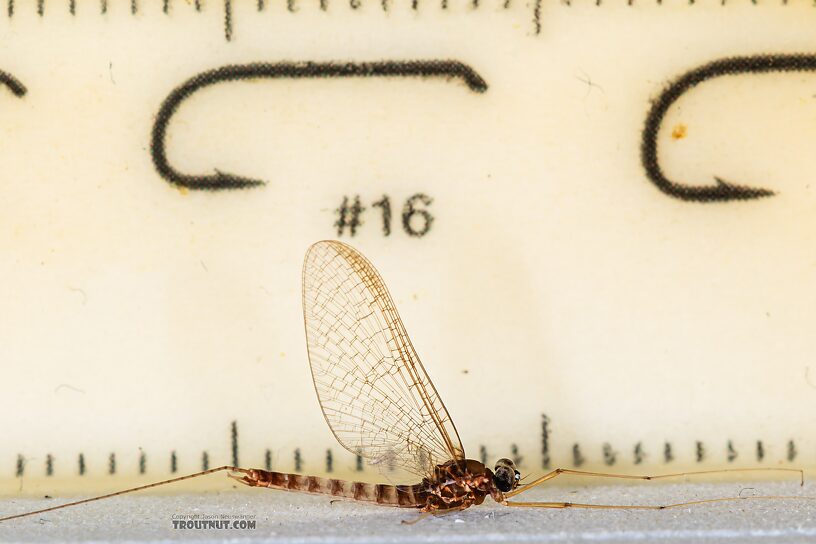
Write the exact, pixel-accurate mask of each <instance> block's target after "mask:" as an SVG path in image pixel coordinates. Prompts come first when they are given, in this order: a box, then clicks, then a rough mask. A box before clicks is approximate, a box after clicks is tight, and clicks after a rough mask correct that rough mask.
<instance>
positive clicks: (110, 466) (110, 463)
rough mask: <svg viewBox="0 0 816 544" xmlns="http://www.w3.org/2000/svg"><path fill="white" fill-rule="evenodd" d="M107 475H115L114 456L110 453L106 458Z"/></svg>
mask: <svg viewBox="0 0 816 544" xmlns="http://www.w3.org/2000/svg"><path fill="white" fill-rule="evenodd" d="M108 474H116V454H115V453H111V454H110V456H109V457H108Z"/></svg>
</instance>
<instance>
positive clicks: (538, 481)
mask: <svg viewBox="0 0 816 544" xmlns="http://www.w3.org/2000/svg"><path fill="white" fill-rule="evenodd" d="M736 472H795V473H797V474H799V485H800V486H803V485H805V471H804V470H802V469H798V468H726V469H720V470H697V471H692V472H675V473H672V474H658V475H650V476H644V475H637V474H615V473H610V472H589V471H586V470H572V469H568V468H557V469H555V470H553V471H552V472H548V473H547V474H545V475H544V476H541V477H540V478H537V479H536V480H534V481H532V482H530V483H529V484H526V485H523V486H520V487H518V488H516V489H514V490H513V491H508V492H507V493H505V494H504V496H505V497H507V498H510V497H513V496H515V495H518V494H520V493H524V492H525V491H529V490H530V489H532V488H533V487H535V486H537V485H541V484H543V483H544V482H546V481H549V480H552V479H553V478H556V477H558V476H560V475H562V474H572V475H575V476H588V477H594V478H621V479H625V480H662V479H665V478H680V477H683V476H700V475H703V474H726V473H736Z"/></svg>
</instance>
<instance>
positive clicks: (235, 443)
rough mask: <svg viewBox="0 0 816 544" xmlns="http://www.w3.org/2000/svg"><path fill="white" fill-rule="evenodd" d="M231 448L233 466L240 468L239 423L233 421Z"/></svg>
mask: <svg viewBox="0 0 816 544" xmlns="http://www.w3.org/2000/svg"><path fill="white" fill-rule="evenodd" d="M230 446H231V450H232V464H233V466H236V467H237V466H238V465H240V463H239V462H238V422H237V421H233V422H232V423H231V424H230Z"/></svg>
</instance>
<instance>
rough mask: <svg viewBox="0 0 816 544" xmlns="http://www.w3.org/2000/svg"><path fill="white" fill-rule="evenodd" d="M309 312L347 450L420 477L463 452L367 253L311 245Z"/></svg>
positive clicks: (332, 420)
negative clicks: (366, 255)
mask: <svg viewBox="0 0 816 544" xmlns="http://www.w3.org/2000/svg"><path fill="white" fill-rule="evenodd" d="M303 317H304V321H305V324H306V342H307V346H308V349H309V362H310V364H311V368H312V378H313V379H314V385H315V390H316V391H317V397H318V399H319V400H320V407H321V408H322V409H323V415H324V416H325V417H326V422H327V423H328V424H329V427H330V428H331V430H332V432H333V433H334V436H335V437H336V438H337V440H338V441H339V442H340V444H342V445H343V447H344V448H346V449H347V450H349V451H351V452H352V453H355V454H358V455H362V456H363V457H365V458H367V459H368V460H369V462H371V463H373V464H379V465H386V466H393V467H400V468H402V469H404V470H406V471H409V472H411V473H414V474H418V475H420V476H426V475H429V474H430V473H431V470H432V469H433V467H434V466H435V465H437V464H441V463H444V462H445V461H448V460H450V459H464V458H465V453H464V449H463V448H462V443H461V441H460V440H459V434H458V433H457V432H456V427H455V426H454V425H453V422H452V421H451V418H450V415H449V414H448V411H447V410H446V409H445V405H444V404H443V403H442V400H441V399H440V398H439V395H438V394H437V392H436V389H435V388H434V386H433V383H431V379H430V378H429V377H428V374H427V373H426V372H425V369H424V368H423V366H422V363H421V362H420V360H419V357H418V356H417V354H416V352H415V351H414V348H413V346H412V345H411V340H410V339H409V338H408V334H407V333H406V332H405V326H404V325H403V324H402V320H401V319H400V317H399V315H398V314H397V310H396V308H395V307H394V302H393V300H391V296H390V295H389V294H388V290H387V289H386V287H385V284H384V283H383V280H382V277H380V275H379V273H378V272H377V271H376V270H375V269H374V266H373V265H372V264H371V263H370V262H369V261H368V259H366V258H365V257H363V256H362V255H361V254H360V253H359V252H357V250H355V249H354V248H352V247H350V246H348V245H346V244H344V243H342V242H336V241H323V242H318V243H316V244H314V245H313V246H312V247H310V248H309V251H307V253H306V259H305V262H304V264H303Z"/></svg>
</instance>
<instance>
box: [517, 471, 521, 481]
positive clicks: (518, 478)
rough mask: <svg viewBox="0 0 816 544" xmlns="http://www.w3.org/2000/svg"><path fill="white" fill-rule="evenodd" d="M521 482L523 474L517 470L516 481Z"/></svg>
mask: <svg viewBox="0 0 816 544" xmlns="http://www.w3.org/2000/svg"><path fill="white" fill-rule="evenodd" d="M519 480H521V472H519V471H518V470H517V471H516V481H517V482H518V481H519Z"/></svg>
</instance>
